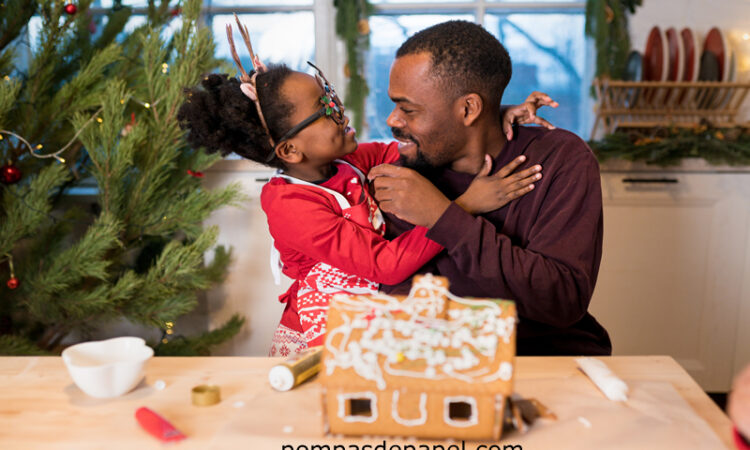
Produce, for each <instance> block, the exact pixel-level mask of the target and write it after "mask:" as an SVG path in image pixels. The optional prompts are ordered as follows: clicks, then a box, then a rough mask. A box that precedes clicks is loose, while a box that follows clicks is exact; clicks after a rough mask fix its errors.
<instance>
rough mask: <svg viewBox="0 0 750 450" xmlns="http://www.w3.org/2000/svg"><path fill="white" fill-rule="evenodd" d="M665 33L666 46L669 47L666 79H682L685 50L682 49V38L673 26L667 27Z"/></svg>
mask: <svg viewBox="0 0 750 450" xmlns="http://www.w3.org/2000/svg"><path fill="white" fill-rule="evenodd" d="M665 34H666V35H667V47H668V49H669V71H667V81H682V72H683V70H684V69H685V64H684V63H683V62H684V61H683V60H684V58H685V51H684V50H683V45H682V39H680V35H679V34H677V30H675V29H674V28H669V29H668V30H667V31H666V33H665Z"/></svg>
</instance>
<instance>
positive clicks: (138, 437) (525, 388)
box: [0, 356, 733, 450]
mask: <svg viewBox="0 0 750 450" xmlns="http://www.w3.org/2000/svg"><path fill="white" fill-rule="evenodd" d="M601 359H602V360H603V361H605V362H606V363H607V364H608V365H609V367H610V368H611V369H612V371H613V372H614V373H615V374H617V375H618V376H619V377H620V378H622V379H623V380H625V381H626V382H627V383H629V384H637V383H651V384H650V385H661V386H666V387H669V386H671V388H674V391H676V392H677V393H678V394H679V397H681V398H682V399H684V402H683V401H682V400H680V404H682V405H684V406H683V409H685V411H683V412H684V413H686V414H690V415H692V416H695V417H696V421H698V422H699V425H702V424H703V421H705V423H706V424H707V425H708V427H705V428H706V430H707V432H708V433H710V434H711V437H713V438H716V437H717V436H718V438H717V439H716V442H717V443H718V442H721V443H723V444H724V445H725V446H726V447H728V448H733V447H732V436H731V429H732V427H731V423H730V421H729V419H728V417H727V416H726V415H725V414H724V413H723V412H722V411H721V410H720V409H719V408H718V407H717V406H716V405H715V404H714V403H713V401H711V399H710V398H709V397H708V396H707V395H706V394H705V393H704V392H703V391H702V390H701V389H700V387H699V386H698V384H697V383H696V382H695V381H694V380H693V379H692V378H690V376H689V375H688V374H687V372H685V371H684V370H683V369H682V368H681V367H680V366H679V365H678V364H677V363H676V362H675V361H674V360H673V359H672V358H670V357H667V356H618V357H610V358H601ZM279 361H280V359H278V358H251V357H206V358H153V359H152V360H151V361H149V363H148V366H147V368H146V378H145V380H144V381H143V382H142V383H141V384H140V385H139V386H138V387H136V389H134V390H133V391H131V392H130V393H128V394H126V395H124V396H122V397H118V398H115V399H109V400H99V399H95V398H91V397H88V396H86V395H85V394H84V393H83V392H81V391H80V390H79V389H78V388H77V387H76V386H75V385H74V384H73V382H72V380H71V378H70V376H69V375H68V373H67V370H66V368H65V365H64V364H63V362H62V359H61V358H58V357H0V448H3V449H10V448H23V449H29V448H51V447H55V448H76V449H80V448H137V449H139V450H140V449H147V448H163V445H162V444H161V443H160V442H159V441H157V440H156V439H154V438H152V437H151V436H149V435H148V434H146V433H145V432H144V431H143V430H142V429H141V428H140V427H139V426H138V424H137V422H136V420H135V419H134V413H135V411H136V409H137V408H139V407H141V406H147V407H149V408H151V409H152V410H154V411H156V412H158V413H159V414H161V415H162V416H164V417H165V418H167V419H168V420H170V421H171V422H172V423H173V424H174V425H175V426H176V427H177V428H179V429H180V430H181V431H182V432H184V433H185V434H186V435H187V436H188V439H187V440H185V441H182V442H180V443H179V444H175V445H173V447H176V448H232V447H235V446H237V445H241V446H242V447H240V448H253V449H265V448H269V449H271V448H274V449H282V448H283V446H284V444H294V445H295V446H296V447H294V448H302V447H299V445H301V444H306V445H307V446H308V447H306V448H310V447H309V446H310V445H311V444H313V443H323V442H327V443H329V445H330V448H334V447H333V443H335V442H337V441H336V439H339V441H338V442H339V443H340V442H344V441H341V438H339V437H325V436H322V435H320V436H318V437H317V438H311V437H310V435H307V436H300V434H299V433H302V432H303V430H305V429H306V427H307V429H315V430H317V429H318V427H319V425H318V423H319V422H320V420H321V417H320V414H321V413H320V411H319V410H320V407H319V406H316V402H318V401H319V397H320V388H319V386H318V384H317V383H315V382H311V383H306V384H304V385H302V386H300V387H298V388H296V389H294V390H292V391H290V392H286V393H278V392H275V391H273V390H272V389H271V388H270V386H269V385H268V382H267V376H268V370H269V369H270V368H271V367H272V366H273V365H274V364H276V363H278V362H279ZM579 378H581V379H585V378H584V375H582V374H581V372H580V371H579V370H578V369H577V368H576V365H575V362H574V360H573V358H570V357H519V358H517V361H516V371H515V380H516V386H517V391H519V392H520V393H521V394H522V395H524V396H527V397H534V396H539V394H538V392H541V391H539V390H537V389H536V388H537V387H540V389H541V387H542V386H543V385H546V386H549V385H550V383H552V384H553V385H554V383H557V382H558V381H559V382H560V383H561V384H560V385H561V386H562V385H563V384H562V383H563V381H564V380H568V381H570V380H578V379H579ZM157 381H163V384H164V385H165V387H164V388H163V389H161V390H160V389H157V388H156V387H155V386H159V385H161V384H162V383H157ZM580 382H581V383H583V382H584V381H580ZM204 383H211V384H216V385H218V386H220V388H221V396H222V401H221V403H219V404H218V405H214V406H210V407H198V406H193V405H192V404H191V402H190V390H191V388H192V387H193V386H196V385H199V384H204ZM647 385H648V384H644V386H647ZM591 386H592V388H591V391H592V394H591V395H593V396H597V395H600V394H598V393H597V392H596V389H595V388H593V384H591ZM671 388H669V389H670V390H671ZM535 391H537V394H536V395H535ZM602 398H603V396H602ZM540 400H542V401H543V402H544V401H545V400H546V399H545V398H541V397H540ZM610 403H612V404H614V402H610ZM688 405H689V406H688ZM547 406H550V405H547ZM552 406H553V408H552V409H553V410H554V409H555V408H554V405H552ZM678 406H679V405H678ZM558 415H559V414H558ZM589 418H590V419H592V420H593V419H594V417H589ZM701 419H702V420H701ZM579 420H582V421H584V420H585V419H583V418H581V417H579ZM585 421H586V422H588V420H585ZM313 422H314V423H315V425H314V426H312V428H310V426H309V423H313ZM535 426H536V425H535ZM588 426H589V427H590V424H589V425H588ZM647 426H648V425H647ZM686 426H687V424H686ZM691 428H695V427H694V426H691ZM276 429H277V430H278V431H274V430H276ZM537 430H538V429H535V428H534V427H532V429H531V430H530V432H529V433H527V435H528V436H532V437H533V433H535V432H538V433H539V431H537ZM599 431H603V430H602V428H600V429H599ZM298 432H299V433H298ZM577 433H580V432H579V431H577ZM712 433H715V436H714V435H713V434H712ZM511 437H512V435H511ZM504 440H505V438H504ZM345 442H346V444H345V447H340V448H350V447H349V446H348V445H349V442H356V441H350V440H346V441H345ZM376 442H380V441H376ZM409 442H410V443H411V444H412V445H415V444H414V441H409ZM249 444H253V445H252V446H249ZM560 444H561V443H559V442H558V443H555V445H554V447H555V448H565V445H562V446H561V445H560ZM570 444H571V447H572V446H573V443H572V442H571V443H570ZM472 445H474V446H470V445H469V443H466V444H465V448H466V449H469V448H472V449H474V448H477V446H476V445H475V444H472ZM598 445H601V444H598ZM575 447H576V448H587V445H586V441H585V440H583V441H581V440H577V442H575ZM286 448H292V447H290V446H287V447H286ZM323 448H324V447H323ZM386 448H387V447H386ZM415 448H419V445H417V446H416V447H415ZM446 448H447V447H446ZM456 448H461V447H460V446H458V447H456ZM500 448H502V447H500ZM524 448H526V447H524ZM528 448H532V447H531V446H528ZM588 448H596V446H595V445H594V444H593V443H592V444H590V445H589V447H588ZM599 448H601V447H599Z"/></svg>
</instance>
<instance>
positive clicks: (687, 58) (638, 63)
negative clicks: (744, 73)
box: [624, 27, 735, 108]
mask: <svg viewBox="0 0 750 450" xmlns="http://www.w3.org/2000/svg"><path fill="white" fill-rule="evenodd" d="M624 78H625V79H626V80H629V81H734V80H735V57H734V54H733V52H732V51H731V49H730V46H729V41H728V40H727V38H726V36H725V35H724V33H723V32H722V31H721V30H720V29H719V28H716V27H714V28H711V30H709V32H708V34H707V35H706V38H705V39H704V40H703V45H702V46H701V41H700V38H699V36H698V34H697V33H696V32H695V31H693V30H692V29H691V28H689V27H686V28H683V29H682V30H681V31H679V32H678V31H677V29H675V28H668V29H667V30H666V31H662V30H661V28H659V27H653V28H652V29H651V32H650V33H649V35H648V39H647V41H646V49H645V52H644V53H643V55H641V54H640V53H639V52H637V51H632V52H630V55H629V56H628V61H627V65H626V69H625V77H624ZM716 92H717V91H716V90H711V91H710V92H709V91H708V90H705V89H703V90H699V89H692V88H685V89H677V90H669V89H662V90H660V89H656V88H648V89H644V90H643V92H641V93H640V95H641V96H642V98H643V99H644V100H645V101H646V102H648V103H649V104H651V105H654V106H656V105H666V106H675V105H681V104H683V103H685V102H687V101H694V102H695V105H694V106H696V107H699V108H720V107H723V106H724V105H725V103H726V102H727V101H728V100H729V99H728V98H727V97H726V96H721V95H718V94H716ZM634 97H635V96H634ZM635 100H637V98H631V99H629V101H628V103H630V104H631V105H633V104H634V103H635Z"/></svg>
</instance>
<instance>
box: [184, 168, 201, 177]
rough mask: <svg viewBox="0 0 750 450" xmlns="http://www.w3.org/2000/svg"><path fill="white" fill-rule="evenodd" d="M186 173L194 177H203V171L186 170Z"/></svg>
mask: <svg viewBox="0 0 750 450" xmlns="http://www.w3.org/2000/svg"><path fill="white" fill-rule="evenodd" d="M187 174H188V175H190V176H191V177H194V178H203V172H199V171H197V170H191V169H188V170H187Z"/></svg>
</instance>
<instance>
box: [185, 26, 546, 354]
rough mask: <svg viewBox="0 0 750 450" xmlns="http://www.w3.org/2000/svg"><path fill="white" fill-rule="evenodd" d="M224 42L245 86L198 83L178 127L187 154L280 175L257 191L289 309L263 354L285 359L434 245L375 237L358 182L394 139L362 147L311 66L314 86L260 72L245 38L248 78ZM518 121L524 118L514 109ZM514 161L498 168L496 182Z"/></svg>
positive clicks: (393, 153) (481, 199)
mask: <svg viewBox="0 0 750 450" xmlns="http://www.w3.org/2000/svg"><path fill="white" fill-rule="evenodd" d="M240 29H241V31H242V30H243V27H242V26H241V25H240ZM244 31H245V32H246V30H244ZM229 33H231V29H230V30H228V34H229ZM229 36H230V47H231V48H232V50H233V56H234V57H235V62H236V63H237V64H238V66H239V68H240V72H241V73H242V76H241V81H238V80H237V79H235V78H229V77H228V76H226V75H217V74H212V75H209V76H207V77H205V78H204V79H203V81H202V83H201V86H200V87H195V88H192V89H189V90H187V100H186V102H185V103H184V104H183V105H182V107H181V108H180V111H179V114H178V118H179V120H180V123H181V125H182V126H183V128H186V129H187V130H189V134H188V142H189V143H190V144H191V145H192V146H194V147H196V148H198V147H205V148H206V150H207V151H208V152H221V153H222V155H227V154H229V153H232V152H233V153H236V154H238V155H240V156H242V157H244V158H247V159H250V160H253V161H256V162H260V163H263V164H265V165H268V166H270V167H274V168H277V169H278V170H277V172H276V174H275V175H274V176H273V177H272V178H271V180H270V181H269V182H268V183H267V184H266V185H265V186H264V187H263V190H262V194H261V205H262V208H263V211H264V212H265V213H266V215H267V218H268V225H269V230H270V232H271V236H272V237H273V239H274V245H273V248H272V252H273V253H275V254H276V258H277V261H279V260H280V262H281V263H282V265H281V271H283V273H284V274H285V275H287V276H289V277H290V278H292V279H293V280H294V282H293V283H292V285H291V287H290V288H289V290H287V292H286V293H284V294H283V295H282V296H281V297H280V298H279V300H280V301H281V302H282V303H286V307H285V310H284V313H283V315H282V318H281V322H280V324H279V327H278V329H277V331H276V333H275V335H274V339H273V346H272V348H271V351H270V354H271V355H272V356H273V355H276V354H279V355H283V356H286V355H288V354H289V353H292V352H299V351H302V350H304V349H305V348H307V347H308V346H314V345H320V344H322V343H323V338H324V335H325V325H326V315H327V308H328V300H329V298H330V296H331V295H332V294H333V293H335V292H342V291H343V292H349V293H358V294H361V293H370V292H374V291H376V290H377V289H378V285H379V284H380V283H385V284H397V283H399V282H401V281H403V280H404V279H406V278H407V277H408V276H410V275H411V274H413V273H414V272H416V271H417V269H419V268H420V267H421V266H423V265H424V264H425V263H426V262H428V261H429V260H430V259H432V258H433V257H434V256H435V255H437V253H439V252H440V251H441V250H442V247H440V246H439V245H438V244H436V243H435V242H433V241H431V240H429V239H428V238H427V237H425V233H426V232H427V229H426V228H424V227H415V228H414V229H413V230H411V231H409V232H407V233H404V234H402V235H401V236H399V237H398V238H396V239H394V240H392V241H388V240H386V239H384V238H383V234H384V233H385V223H384V221H383V218H382V215H381V213H380V211H379V209H378V207H377V205H376V203H375V201H374V199H373V197H372V196H371V194H370V192H369V191H368V183H367V180H366V177H365V174H366V173H367V172H368V171H369V170H370V169H371V168H372V167H375V166H377V165H379V164H383V163H391V162H394V161H395V160H397V159H398V158H399V153H398V144H397V143H396V142H393V143H390V144H383V143H377V142H373V143H363V144H358V143H357V141H356V139H355V133H354V130H353V129H352V128H350V127H349V126H348V124H349V119H348V118H347V117H346V116H345V115H344V107H343V105H342V104H341V102H340V101H339V98H338V96H337V95H336V93H335V91H334V90H333V87H331V85H330V84H329V83H328V82H327V80H326V79H325V77H324V76H323V74H322V73H321V72H320V70H319V69H317V67H315V66H314V65H312V64H310V65H311V66H313V67H314V68H315V70H316V71H317V74H316V76H315V77H313V76H310V75H307V74H305V73H302V72H295V71H292V70H290V69H289V68H287V67H286V66H283V65H278V66H271V67H270V68H266V67H265V66H264V65H263V64H262V63H260V61H259V60H258V59H257V58H256V57H255V56H254V55H253V54H252V49H251V47H250V45H249V39H248V38H246V39H245V42H246V44H247V46H248V49H250V52H251V57H252V60H253V66H254V68H255V70H254V71H253V72H251V73H250V74H247V73H246V72H245V70H244V69H243V68H242V66H241V64H240V63H239V57H237V56H236V52H235V51H234V45H233V43H232V41H231V34H229ZM243 37H245V36H244V34H243ZM527 106H528V105H527ZM532 109H534V110H535V108H534V107H532ZM514 113H515V114H516V115H523V112H521V111H520V110H518V109H516V110H515V111H514ZM506 116H507V113H506ZM522 161H523V160H522V159H521V160H516V161H514V162H512V163H511V164H509V165H508V166H506V167H505V168H503V169H502V172H503V174H502V177H506V176H508V175H510V174H511V172H513V170H514V169H515V168H516V167H517V166H518V165H520V164H521V162H522ZM489 169H490V167H489V166H487V167H486V168H485V169H483V172H482V173H480V176H481V175H486V174H487V173H488V172H489ZM538 171H539V170H538V168H537V167H532V168H530V169H527V170H524V171H520V172H518V173H516V174H513V175H512V176H510V177H508V178H500V177H498V181H497V182H498V183H502V182H504V183H505V184H503V186H505V187H506V188H505V189H504V191H503V193H502V195H500V196H499V197H496V196H495V194H493V196H489V195H487V192H489V191H488V190H487V189H486V186H487V183H483V184H481V185H480V184H479V183H474V184H472V186H471V187H470V188H469V189H468V190H467V191H466V193H464V194H463V195H462V196H461V197H459V198H458V199H456V202H457V203H459V204H460V205H461V206H462V207H464V209H466V210H467V211H469V212H471V213H474V214H477V213H481V212H487V211H492V210H494V209H497V208H500V207H501V206H503V205H504V204H505V203H507V202H508V201H510V200H512V199H514V198H517V197H519V196H521V195H523V194H525V193H527V192H529V191H530V190H531V189H532V188H533V185H532V183H533V181H536V180H537V176H541V174H537V172H538ZM511 178H512V179H513V181H514V182H513V183H510V182H509V180H510V179H511ZM495 191H497V189H495ZM272 259H273V256H272ZM272 269H277V270H275V271H274V272H275V273H274V275H275V276H276V277H277V280H278V266H277V264H274V263H273V262H272Z"/></svg>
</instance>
